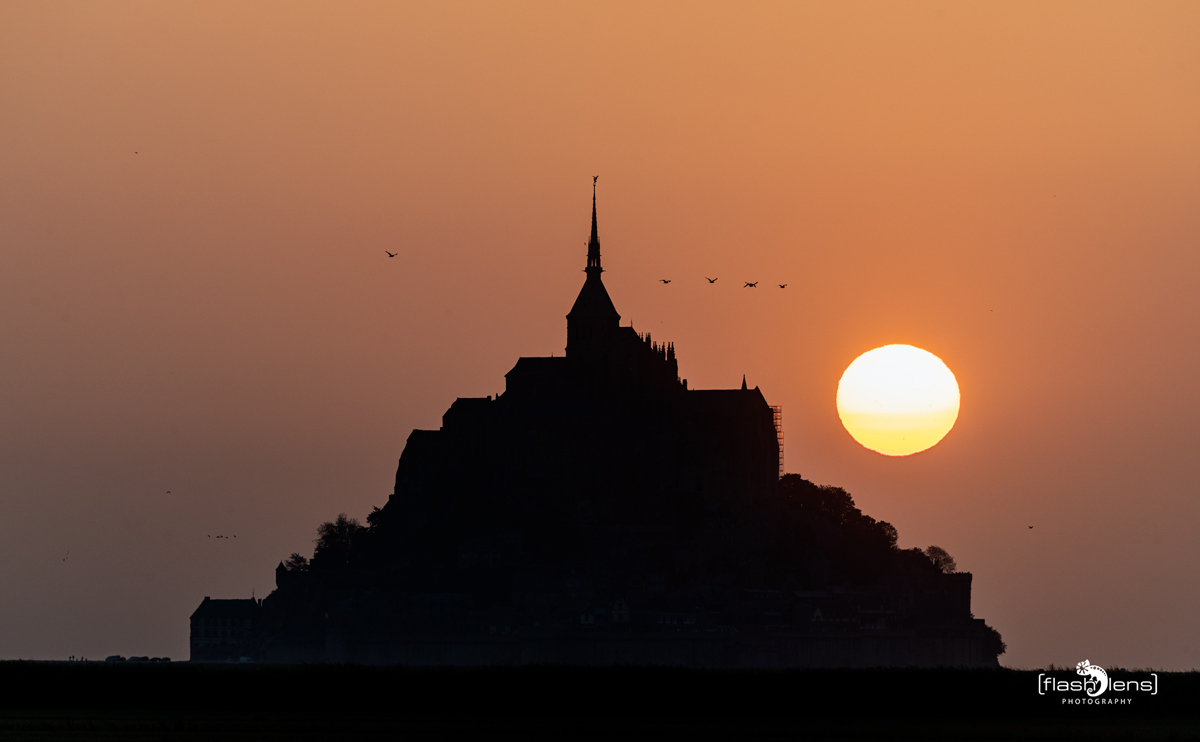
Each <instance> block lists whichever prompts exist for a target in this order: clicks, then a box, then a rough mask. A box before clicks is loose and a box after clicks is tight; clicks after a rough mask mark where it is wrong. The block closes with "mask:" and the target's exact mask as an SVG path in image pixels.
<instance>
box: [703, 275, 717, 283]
mask: <svg viewBox="0 0 1200 742" xmlns="http://www.w3.org/2000/svg"><path fill="white" fill-rule="evenodd" d="M704 280H705V281H708V282H709V283H716V282H717V279H715V278H709V277H708V276H705V277H704Z"/></svg>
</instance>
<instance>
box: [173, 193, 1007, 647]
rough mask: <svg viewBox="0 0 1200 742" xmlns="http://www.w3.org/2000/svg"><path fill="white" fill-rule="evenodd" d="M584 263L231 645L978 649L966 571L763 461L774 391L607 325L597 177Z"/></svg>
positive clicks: (773, 449)
mask: <svg viewBox="0 0 1200 742" xmlns="http://www.w3.org/2000/svg"><path fill="white" fill-rule="evenodd" d="M585 271H586V274H587V278H586V279H585V281H584V284H583V288H582V290H581V291H580V292H579V297H578V298H577V299H576V300H575V304H574V306H572V307H571V311H570V313H569V314H568V315H567V349H566V350H567V352H566V355H565V356H563V357H551V358H521V359H520V360H518V361H517V364H516V365H515V366H514V367H513V369H512V370H511V371H509V372H508V374H507V375H506V379H507V385H506V391H505V392H504V393H503V394H501V395H498V396H497V397H496V398H495V399H492V398H491V397H486V398H460V399H458V400H456V401H455V402H454V404H452V405H451V406H450V409H449V410H447V411H446V413H445V415H444V416H443V417H442V427H441V428H440V429H439V430H414V431H413V433H412V435H410V436H409V438H408V442H407V445H406V446H405V448H404V451H403V453H402V454H401V457H400V464H399V467H398V469H397V472H396V488H395V493H394V494H393V495H392V496H391V497H390V498H389V500H388V502H387V504H386V505H385V506H384V507H383V508H382V509H379V508H377V509H376V510H375V511H374V512H372V513H371V515H370V516H368V518H367V521H368V525H367V526H359V525H358V524H357V523H356V522H354V521H352V520H347V519H345V518H339V519H338V520H337V521H336V522H332V523H327V524H325V525H323V526H322V527H321V530H320V536H321V538H320V539H319V541H318V545H317V549H316V552H315V553H314V555H313V558H312V561H311V563H310V562H307V560H305V559H303V558H302V557H300V556H299V555H293V557H292V558H291V559H290V560H288V563H287V564H282V563H281V564H280V565H279V568H278V569H277V571H276V576H277V583H278V589H277V590H275V592H273V593H272V594H271V595H270V596H269V597H267V598H266V599H265V600H263V601H262V605H261V610H260V611H258V614H257V615H256V616H255V617H254V623H253V626H254V629H253V631H252V634H253V636H252V637H251V638H250V639H247V640H246V641H244V642H242V643H241V644H236V645H235V644H234V643H230V645H229V646H228V648H227V651H228V654H229V656H249V657H254V658H256V659H257V660H258V661H267V662H271V661H276V662H296V661H328V662H362V663H387V664H395V663H403V664H428V665H479V664H517V663H574V664H610V663H633V664H672V665H684V666H724V667H731V666H732V667H780V666H785V667H794V666H800V667H804V666H880V665H966V666H988V665H995V664H996V657H997V655H998V654H999V653H1000V652H1001V651H1003V649H1002V643H1001V642H1000V639H999V635H998V634H996V633H995V632H994V631H993V630H991V629H990V628H988V627H987V626H986V625H985V624H984V623H983V621H982V620H981V619H975V618H973V617H972V615H971V610H970V588H971V575H970V574H965V573H953V574H944V573H943V572H942V571H941V570H939V569H938V568H936V567H935V566H934V565H933V563H932V562H931V561H930V559H929V558H927V557H926V556H925V555H924V554H922V553H921V552H920V551H919V550H915V549H914V550H909V551H901V550H899V549H897V548H896V532H895V529H893V528H892V527H891V526H890V525H888V524H887V523H881V522H877V521H875V520H874V519H872V518H870V517H868V516H866V515H863V514H862V513H861V512H860V511H859V510H858V509H857V508H855V507H854V504H853V501H852V500H851V498H850V496H849V495H848V494H847V493H845V492H844V491H843V490H841V489H837V488H831V487H818V486H816V485H814V484H812V483H811V482H808V481H806V480H804V479H802V478H800V477H799V476H798V475H787V476H785V477H782V478H781V477H780V464H781V457H782V447H781V445H780V437H779V430H778V419H779V418H778V410H777V409H773V408H771V407H770V406H769V405H768V404H767V401H766V399H765V398H764V397H763V395H762V393H761V392H760V391H759V390H758V388H757V387H756V388H753V389H748V388H747V387H746V384H745V381H744V380H743V382H742V387H741V388H740V389H729V390H695V389H688V387H687V382H686V380H681V379H680V378H679V373H678V364H677V361H676V358H675V350H674V347H673V346H672V345H671V344H669V343H667V344H658V343H655V342H654V341H652V339H651V338H650V336H649V334H647V335H639V334H638V333H637V332H635V331H634V330H633V328H632V327H622V326H621V325H620V315H619V314H618V313H617V310H616V308H615V307H614V306H613V302H612V300H611V299H610V298H609V296H608V291H607V290H606V289H605V288H604V283H603V281H602V280H601V273H602V268H601V266H600V240H599V237H598V230H597V224H596V203H595V194H593V197H592V230H591V239H590V241H589V243H588V254H587V267H586V269H585ZM197 615H199V614H197ZM194 651H195V648H194ZM214 651H215V650H214V647H213V646H212V645H211V644H208V645H206V646H205V647H204V648H203V652H204V656H207V657H212V656H213V652H214ZM193 656H194V657H195V656H196V655H195V654H194V655H193Z"/></svg>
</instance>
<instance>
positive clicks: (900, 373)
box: [837, 345, 959, 456]
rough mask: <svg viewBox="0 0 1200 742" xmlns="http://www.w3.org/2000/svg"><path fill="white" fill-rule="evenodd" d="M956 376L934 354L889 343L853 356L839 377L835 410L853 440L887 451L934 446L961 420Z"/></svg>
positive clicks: (889, 453) (901, 452)
mask: <svg viewBox="0 0 1200 742" xmlns="http://www.w3.org/2000/svg"><path fill="white" fill-rule="evenodd" d="M958 404H959V394H958V380H957V379H955V378H954V373H953V372H951V371H950V369H949V368H948V367H947V366H946V364H945V363H943V362H942V359H941V358H938V357H937V356H935V355H934V354H932V353H930V352H929V351H927V350H921V349H920V348H915V347H913V346H911V345H885V346H883V347H882V348H876V349H875V350H869V351H867V352H866V353H863V354H862V355H861V356H859V357H858V358H855V359H854V362H853V363H851V364H850V365H849V366H848V367H847V368H846V371H845V373H843V374H842V380H841V381H839V382H838V390H837V410H838V417H840V418H841V419H842V425H844V426H845V428H846V430H847V432H849V433H850V435H851V436H853V437H854V440H856V441H858V442H859V443H861V444H862V445H863V446H864V447H866V448H869V449H871V450H872V451H877V452H879V453H881V454H883V455H885V456H908V455H910V454H914V453H917V452H919V451H924V450H925V449H927V448H931V447H932V446H934V445H936V444H937V442H938V441H940V440H941V439H942V438H944V437H946V434H947V433H949V432H950V429H951V428H953V427H954V421H955V420H957V419H958Z"/></svg>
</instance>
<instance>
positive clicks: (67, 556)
mask: <svg viewBox="0 0 1200 742" xmlns="http://www.w3.org/2000/svg"><path fill="white" fill-rule="evenodd" d="M70 558H71V552H70V551H69V550H68V551H67V555H66V556H65V557H63V561H64V562H65V561H67V560H68V559H70Z"/></svg>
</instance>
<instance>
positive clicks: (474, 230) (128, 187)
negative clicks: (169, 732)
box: [0, 0, 1200, 668]
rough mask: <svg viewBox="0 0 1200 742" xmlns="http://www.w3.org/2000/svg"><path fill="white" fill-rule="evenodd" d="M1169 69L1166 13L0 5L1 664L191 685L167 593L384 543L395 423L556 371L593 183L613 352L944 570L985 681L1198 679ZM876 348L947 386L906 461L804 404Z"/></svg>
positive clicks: (1197, 73)
mask: <svg viewBox="0 0 1200 742" xmlns="http://www.w3.org/2000/svg"><path fill="white" fill-rule="evenodd" d="M1197 39H1200V4H1196V3H1150V2H1136V3H1132V2H1131V3H1101V2H1095V1H1089V2H1083V3H1047V2H1036V3H1018V2H997V3H970V4H966V3H953V2H946V3H923V4H922V3H866V4H859V3H852V2H840V1H839V2H831V3H816V4H801V3H792V2H787V3H776V4H771V3H756V4H745V3H730V4H702V3H696V2H686V3H679V4H668V3H653V4H652V3H644V2H632V3H626V4H619V3H613V2H606V3H590V4H583V3H573V4H567V3H558V2H547V3H517V4H500V3H470V4H466V3H464V4H451V3H437V4H434V3H429V4H419V5H402V4H398V3H391V2H387V3H378V4H369V3H352V4H345V3H325V4H303V3H298V2H293V1H291V0H289V1H288V2H279V3H266V2H258V3H243V2H234V3H215V2H203V3H190V4H189V3H183V2H175V3H158V2H147V3H115V2H114V3H76V4H59V3H53V2H46V1H42V0H39V1H37V2H25V3H19V2H5V3H3V4H2V5H0V508H2V511H0V512H2V513H3V517H0V657H4V658H13V657H37V658H65V657H67V656H68V655H72V654H74V655H77V656H78V655H84V656H88V657H89V658H102V657H103V656H105V655H107V654H114V653H122V654H126V655H131V654H145V655H168V656H172V657H174V658H177V659H183V658H186V657H187V654H188V648H187V647H188V638H187V637H188V628H187V617H188V615H189V614H190V613H191V611H192V610H193V609H194V608H195V607H196V605H197V604H198V603H199V602H200V600H201V599H202V598H203V597H204V596H206V595H210V596H212V597H223V598H231V597H249V596H250V594H251V590H253V591H254V594H255V595H257V596H258V597H262V596H264V595H266V594H267V593H268V592H269V591H270V590H271V589H272V587H273V582H274V575H273V570H274V567H275V565H276V564H277V563H278V561H279V560H280V559H281V558H282V557H285V556H286V555H288V554H289V553H291V552H293V551H301V552H304V553H311V548H312V539H313V538H314V536H315V528H316V526H317V524H318V523H319V522H320V521H322V520H326V519H330V518H332V517H333V516H336V515H337V514H338V513H339V512H346V513H348V514H350V515H352V516H357V517H360V518H361V517H363V516H365V515H366V513H367V512H368V511H369V510H370V508H371V507H372V506H374V505H382V504H383V503H384V502H385V501H386V499H387V496H388V494H389V493H390V492H391V489H392V482H393V477H394V475H395V469H396V461H397V459H398V457H399V455H400V451H401V449H402V448H403V445H404V441H405V438H406V437H407V436H408V433H409V432H410V431H411V430H412V429H413V428H432V427H437V426H438V425H439V424H440V419H441V414H442V412H443V411H444V410H445V409H446V407H448V406H449V404H450V403H451V402H452V401H453V400H454V398H455V397H456V396H483V395H487V394H494V393H496V392H497V391H502V390H503V388H504V374H505V372H507V371H508V370H509V369H510V368H511V367H512V365H513V364H514V363H515V362H516V359H517V358H518V357H519V356H536V355H550V354H551V353H556V354H557V353H561V352H562V350H563V346H564V344H565V340H566V321H565V319H564V316H565V315H566V313H567V311H568V310H569V309H570V306H571V302H572V301H573V299H574V297H575V294H576V293H577V292H578V290H579V287H580V286H581V285H582V283H583V273H582V272H581V270H582V268H583V266H584V258H585V247H584V243H585V241H586V240H587V234H588V228H589V216H590V214H589V210H590V206H591V204H590V198H591V176H592V175H597V174H598V175H599V176H600V183H599V216H600V237H601V241H602V243H603V255H604V265H605V268H606V269H607V271H608V272H607V273H606V274H605V283H606V285H607V286H608V289H609V292H610V294H611V295H612V298H613V300H614V302H615V303H616V306H617V309H618V311H620V312H621V313H622V315H623V320H622V321H623V323H626V324H627V323H628V322H629V321H630V320H632V321H633V323H634V326H635V327H636V328H637V329H638V330H639V331H647V330H648V331H651V332H652V333H653V335H654V337H655V339H657V340H671V341H673V342H674V343H675V347H676V349H677V352H678V355H679V359H680V373H681V375H682V376H684V377H685V378H687V379H688V381H689V386H691V387H693V388H697V387H698V388H731V387H735V386H737V385H738V384H740V382H741V376H742V374H743V373H744V374H746V377H747V379H748V381H749V383H750V385H751V386H754V385H759V386H760V387H761V388H762V390H763V392H764V394H765V395H766V397H767V399H768V400H769V401H770V402H771V403H772V404H782V405H783V407H784V423H785V430H786V468H787V470H788V471H790V472H798V473H801V474H803V475H804V476H806V477H808V478H810V479H813V480H815V481H817V482H821V483H829V484H837V485H841V486H844V487H845V488H847V489H848V490H849V491H850V492H851V493H853V495H854V497H855V499H856V501H857V503H858V504H859V505H860V506H861V507H862V508H863V509H864V511H866V512H867V513H868V514H870V515H872V516H874V517H876V518H880V519H883V520H887V521H890V522H891V523H893V524H894V525H895V526H896V527H897V528H898V529H899V531H900V544H901V546H903V547H906V548H907V547H913V546H920V547H925V546H928V545H930V544H937V545H940V546H942V547H944V548H946V549H947V550H948V551H949V552H950V553H951V554H952V555H954V557H955V558H956V559H957V560H958V564H959V567H960V569H964V570H968V571H971V572H973V573H974V575H975V581H974V594H973V600H974V602H973V608H974V612H975V615H977V616H981V617H984V618H986V619H987V620H988V622H989V623H991V624H992V625H994V626H996V627H997V628H998V629H999V630H1000V631H1001V633H1002V634H1003V635H1004V638H1005V640H1006V641H1007V642H1008V645H1009V652H1008V654H1006V655H1004V656H1003V657H1002V658H1001V659H1002V661H1003V662H1004V663H1005V664H1008V665H1012V666H1023V667H1032V666H1039V665H1044V664H1047V663H1051V662H1053V663H1057V664H1063V665H1069V664H1072V663H1075V662H1078V661H1080V660H1082V659H1084V658H1088V659H1090V660H1091V661H1092V662H1094V663H1096V664H1099V665H1101V666H1127V667H1134V666H1139V667H1146V666H1153V667H1158V668H1191V667H1195V666H1200V638H1197V637H1196V631H1195V629H1196V626H1197V619H1198V618H1200V572H1198V570H1197V569H1196V566H1197V564H1198V563H1200V539H1197V538H1196V535H1195V529H1196V523H1197V522H1198V521H1200V498H1198V491H1197V489H1198V487H1200V485H1198V481H1200V455H1197V449H1198V448H1200V426H1198V423H1197V418H1198V415H1200V385H1198V384H1197V378H1200V355H1198V353H1197V349H1198V337H1200V292H1197V290H1196V281H1197V276H1198V275H1200V271H1198V269H1200V136H1197V132H1200V43H1197ZM135 152H136V154H135ZM385 249H387V250H391V251H393V252H398V253H399V256H398V257H396V258H394V259H389V258H387V257H386V256H385V255H384V250H385ZM705 275H707V276H709V277H713V276H716V277H719V279H720V280H719V281H718V283H716V284H714V285H709V284H708V283H707V282H705V281H704V280H703V279H702V276H705ZM660 278H669V279H672V281H673V282H672V283H671V284H669V285H663V284H661V283H659V282H658V279H660ZM742 281H761V282H762V283H761V284H760V287H759V288H758V289H757V290H755V291H751V290H743V289H742V288H741V282H742ZM778 283H787V284H788V288H787V289H786V290H782V291H781V290H779V289H777V288H772V287H773V285H774V284H778ZM888 343H907V344H911V345H915V346H918V347H920V348H924V349H926V350H929V351H931V352H933V353H935V354H936V355H938V356H939V357H940V358H942V359H943V360H944V361H945V362H946V363H947V364H948V365H949V367H950V368H951V369H952V370H953V371H954V373H955V375H956V376H957V378H958V382H959V384H960V386H961V389H962V409H961V414H960V416H959V419H958V423H957V425H956V426H955V428H954V430H953V431H951V432H950V434H949V435H948V436H947V437H946V438H945V440H943V441H942V442H941V443H940V444H939V445H937V446H936V447H934V448H933V449H930V450H929V451H926V452H924V453H920V454H917V455H915V456H913V457H910V458H902V459H895V458H888V457H884V456H880V455H879V454H875V453H872V452H870V451H867V450H866V449H864V448H862V447H861V446H859V445H858V444H857V443H855V442H854V441H853V440H852V439H851V438H850V436H849V435H848V434H847V433H846V431H845V430H843V428H842V426H841V424H840V422H839V420H838V415H837V411H836V408H835V404H834V395H835V391H836V389H837V383H838V379H839V378H840V376H841V373H842V371H843V370H844V369H845V368H846V366H847V365H848V364H849V363H850V362H851V361H852V360H853V359H854V358H855V357H857V356H858V355H859V354H861V353H863V352H865V351H867V350H870V349H871V348H875V347H878V346H880V345H885V344H888ZM168 490H170V491H171V494H169V495H168V494H166V492H167V491H168ZM1030 525H1032V526H1034V528H1033V529H1032V530H1030V529H1029V526H1030ZM234 534H236V535H237V538H236V539H232V538H230V539H220V540H218V539H216V538H208V537H207V536H208V535H212V536H214V537H215V536H217V535H227V536H232V535H234ZM68 553H69V556H68ZM64 559H65V561H64Z"/></svg>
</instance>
